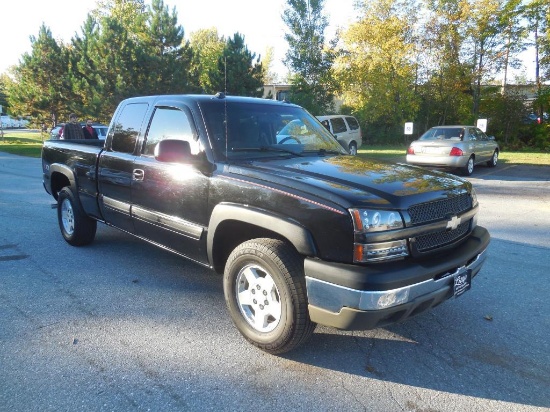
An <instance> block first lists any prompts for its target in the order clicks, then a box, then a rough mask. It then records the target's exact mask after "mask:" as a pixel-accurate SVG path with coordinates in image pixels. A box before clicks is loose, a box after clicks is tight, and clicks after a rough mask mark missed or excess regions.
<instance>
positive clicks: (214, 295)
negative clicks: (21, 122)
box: [0, 152, 550, 412]
mask: <svg viewBox="0 0 550 412" xmlns="http://www.w3.org/2000/svg"><path fill="white" fill-rule="evenodd" d="M470 180H471V181H472V182H473V184H474V186H475V187H476V189H477V192H478V198H479V201H480V205H481V206H480V207H481V211H480V216H479V224H481V225H483V226H486V227H487V228H488V229H489V231H490V232H491V235H492V241H491V245H490V246H489V257H488V260H487V262H486V264H485V266H484V267H483V269H482V271H481V272H480V274H479V275H478V276H477V277H476V278H475V279H474V280H473V284H472V289H471V290H470V291H468V292H467V293H465V294H464V295H462V296H461V297H460V298H457V299H454V300H450V301H448V302H445V303H444V304H442V305H440V306H438V307H437V308H435V309H434V310H432V311H430V312H428V313H425V314H421V315H419V316H417V317H415V318H413V319H410V320H409V321H407V322H405V323H403V324H399V325H393V326H391V327H387V328H380V329H376V330H373V331H359V332H343V331H337V330H335V329H331V328H326V327H318V328H317V329H316V332H315V333H314V335H313V337H312V339H311V340H310V341H309V342H308V344H306V345H305V346H303V347H301V348H299V349H298V350H296V351H294V352H291V353H289V354H286V355H285V356H272V355H268V354H266V353H264V352H262V351H259V350H257V349H255V348H254V347H252V346H251V345H250V344H248V343H247V342H246V341H245V340H244V339H243V338H242V337H241V335H240V334H239V333H238V332H237V330H236V329H235V328H234V327H233V325H232V323H231V320H230V318H229V315H228V313H227V311H226V308H225V302H224V298H223V290H222V282H221V278H220V277H219V276H218V275H216V274H214V273H213V272H211V271H209V270H206V269H204V268H202V267H200V266H197V265H195V264H193V263H191V262H189V261H186V260H184V259H182V258H179V257H178V256H175V255H172V254H170V253H168V252H166V251H164V250H162V249H159V248H156V247H154V246H151V245H149V244H146V243H144V242H142V241H140V240H138V239H135V238H133V237H131V236H129V235H127V234H124V233H122V232H120V231H117V230H115V229H112V228H108V227H106V226H104V225H99V227H98V233H97V236H96V239H95V241H94V243H92V244H91V245H89V246H87V247H71V246H69V245H68V244H67V243H65V241H64V240H63V239H62V237H61V235H60V233H59V228H58V226H57V219H56V211H55V210H54V209H52V208H51V203H52V202H53V200H52V198H50V197H48V195H47V194H46V192H45V191H44V189H43V188H42V182H41V163H40V159H30V158H25V157H19V156H15V155H9V154H5V153H1V152H0V316H1V317H0V319H1V321H0V411H2V412H3V411H10V412H12V411H142V410H151V411H208V410H216V411H257V410H281V411H291V410H292V411H350V410H354V411H414V412H421V411H424V412H427V411H430V412H432V411H453V412H455V411H499V412H500V411H510V412H512V411H513V412H516V411H529V412H531V411H548V410H550V343H549V339H548V337H549V335H548V333H549V332H548V331H549V330H550V315H549V314H550V300H549V299H548V297H549V296H550V279H549V274H548V273H549V269H550V219H548V216H549V214H550V213H549V212H550V168H544V167H543V168H536V169H532V170H531V169H529V168H525V167H521V166H518V167H507V166H506V165H502V167H501V166H498V167H497V168H496V169H489V168H478V169H477V170H476V172H474V175H473V176H472V178H471V179H470Z"/></svg>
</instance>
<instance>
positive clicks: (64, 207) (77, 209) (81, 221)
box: [57, 187, 97, 246]
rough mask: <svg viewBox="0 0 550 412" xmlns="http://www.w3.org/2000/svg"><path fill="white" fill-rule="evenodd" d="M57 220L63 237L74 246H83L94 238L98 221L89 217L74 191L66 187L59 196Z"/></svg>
mask: <svg viewBox="0 0 550 412" xmlns="http://www.w3.org/2000/svg"><path fill="white" fill-rule="evenodd" d="M57 220H58V222H59V229H61V235H62V236H63V238H64V239H65V240H66V241H67V243H69V244H70V245H73V246H83V245H87V244H89V243H91V242H92V241H93V240H94V237H95V233H96V230H97V221H95V220H94V219H91V218H89V217H88V216H87V215H86V214H85V213H84V211H83V210H82V207H81V206H80V202H79V201H78V199H77V198H76V197H75V195H74V193H73V192H72V190H71V189H69V188H68V187H64V188H63V189H61V191H60V192H59V195H58V197H57Z"/></svg>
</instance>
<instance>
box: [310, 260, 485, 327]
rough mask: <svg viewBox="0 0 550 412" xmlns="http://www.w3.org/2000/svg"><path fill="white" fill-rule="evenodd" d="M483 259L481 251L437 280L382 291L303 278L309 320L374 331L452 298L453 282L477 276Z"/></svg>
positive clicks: (328, 324)
mask: <svg viewBox="0 0 550 412" xmlns="http://www.w3.org/2000/svg"><path fill="white" fill-rule="evenodd" d="M486 257H487V253H486V250H483V251H482V252H480V253H479V254H477V256H475V257H474V258H473V259H472V260H471V261H470V262H469V263H468V264H467V265H465V266H461V267H458V268H454V269H452V270H450V271H449V272H448V273H444V274H442V275H441V276H440V277H438V278H437V279H428V280H426V281H423V282H419V283H415V284H411V285H407V286H404V287H401V288H397V289H392V290H384V291H376V290H374V291H373V290H356V289H351V288H348V287H345V286H341V285H336V284H333V283H329V282H326V281H323V280H320V279H316V278H312V277H308V276H306V285H307V293H308V299H309V312H310V318H311V320H312V321H313V322H316V323H320V324H323V325H327V326H333V327H337V328H340V329H373V328H376V327H379V326H383V325H385V324H389V323H395V322H398V321H403V320H405V319H406V318H408V317H410V316H412V315H416V314H418V313H420V312H423V311H424V310H427V309H429V308H431V307H434V306H436V305H438V304H440V303H441V302H443V301H444V300H447V299H449V298H451V297H452V296H454V294H453V290H454V282H455V279H456V278H457V277H458V276H460V275H462V274H464V273H466V272H467V271H470V273H471V278H473V277H474V276H476V275H477V273H478V272H479V270H480V269H481V267H482V265H483V263H484V262H485V259H486Z"/></svg>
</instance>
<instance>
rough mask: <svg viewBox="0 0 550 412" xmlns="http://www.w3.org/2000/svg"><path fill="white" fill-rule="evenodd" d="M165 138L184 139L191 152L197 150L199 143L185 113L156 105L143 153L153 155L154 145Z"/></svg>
mask: <svg viewBox="0 0 550 412" xmlns="http://www.w3.org/2000/svg"><path fill="white" fill-rule="evenodd" d="M165 139H177V140H185V141H187V142H189V145H190V146H191V153H193V154H197V153H198V152H199V143H198V141H197V140H196V139H195V133H193V127H192V126H191V122H190V121H189V117H188V116H187V114H186V113H185V112H184V111H182V110H179V109H174V108H169V107H157V108H156V109H155V113H154V114H153V120H151V126H149V131H148V132H147V139H146V141H145V145H144V147H143V154H145V155H150V156H153V155H154V153H155V146H156V145H157V143H158V142H160V141H161V140H165Z"/></svg>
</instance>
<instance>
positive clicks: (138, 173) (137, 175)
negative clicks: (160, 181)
mask: <svg viewBox="0 0 550 412" xmlns="http://www.w3.org/2000/svg"><path fill="white" fill-rule="evenodd" d="M132 175H133V178H134V180H143V178H144V177H145V172H144V171H143V170H142V169H134V171H133V172H132Z"/></svg>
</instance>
